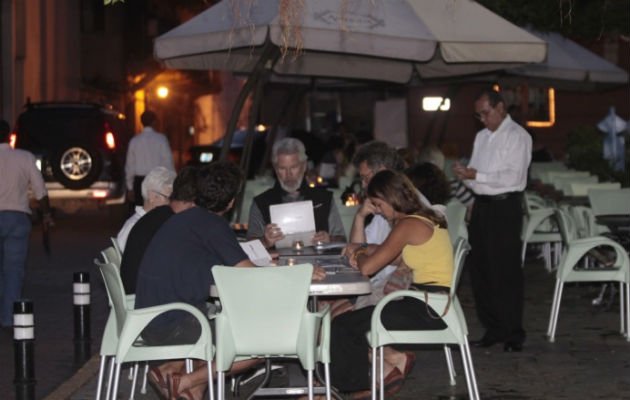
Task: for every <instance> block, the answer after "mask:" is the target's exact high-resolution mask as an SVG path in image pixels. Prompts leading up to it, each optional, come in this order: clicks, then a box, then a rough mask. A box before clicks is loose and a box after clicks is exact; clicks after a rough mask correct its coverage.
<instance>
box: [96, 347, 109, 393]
mask: <svg viewBox="0 0 630 400" xmlns="http://www.w3.org/2000/svg"><path fill="white" fill-rule="evenodd" d="M106 362H107V356H101V365H100V367H99V368H98V383H97V384H96V385H97V386H96V397H95V399H96V400H101V394H102V391H103V376H104V375H105V363H106ZM107 400H109V399H107Z"/></svg>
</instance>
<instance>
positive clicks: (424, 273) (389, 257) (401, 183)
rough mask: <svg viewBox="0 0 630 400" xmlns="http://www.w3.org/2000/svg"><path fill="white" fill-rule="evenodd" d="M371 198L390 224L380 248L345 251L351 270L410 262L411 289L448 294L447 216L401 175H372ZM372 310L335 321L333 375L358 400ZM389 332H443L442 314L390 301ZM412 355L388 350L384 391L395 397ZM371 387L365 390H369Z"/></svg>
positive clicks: (365, 380)
mask: <svg viewBox="0 0 630 400" xmlns="http://www.w3.org/2000/svg"><path fill="white" fill-rule="evenodd" d="M367 196H368V198H369V199H370V201H371V202H372V203H373V204H374V206H375V208H376V211H377V213H379V214H380V215H382V216H383V217H385V218H386V219H387V220H388V221H389V223H390V224H391V225H392V231H391V233H390V234H389V236H388V237H387V239H386V240H385V241H384V242H383V243H382V244H380V245H370V246H365V245H357V244H351V245H348V247H347V248H346V252H345V253H346V254H347V255H348V256H349V259H350V263H351V265H352V266H353V267H355V268H357V269H359V270H360V271H361V273H362V274H364V275H366V276H371V275H373V274H375V273H377V272H378V271H379V270H380V269H381V268H383V267H385V266H386V265H390V264H399V263H404V264H406V265H407V266H408V267H409V268H411V270H412V271H413V286H415V287H417V288H421V289H423V290H428V291H448V290H449V286H450V284H451V278H452V274H453V250H452V246H451V243H450V240H449V236H448V232H447V229H446V220H445V218H444V216H443V215H441V214H438V213H436V212H435V211H433V210H432V209H430V208H428V207H426V206H424V205H423V204H422V203H420V201H419V199H418V195H417V192H416V190H415V188H414V186H413V184H412V183H411V181H410V180H409V179H408V178H407V177H406V176H404V175H403V174H401V173H397V172H393V171H381V172H379V173H377V174H376V175H374V177H373V178H372V180H371V181H370V184H369V185H368V188H367ZM373 310H374V307H367V308H363V309H360V310H357V311H353V312H349V313H345V314H342V315H340V316H338V317H337V318H335V319H334V320H333V323H332V335H331V353H332V354H331V355H332V363H331V377H332V381H333V384H334V385H335V386H336V387H337V388H338V389H340V390H341V391H344V392H357V393H355V396H353V397H354V398H362V397H363V396H366V397H367V396H369V387H370V377H369V371H370V361H369V346H368V343H367V339H366V337H365V334H366V332H367V331H369V329H370V319H371V315H372V312H373ZM382 319H383V324H384V325H385V326H386V327H387V328H390V329H399V330H415V329H436V330H438V329H444V328H445V327H446V325H445V324H444V322H443V321H442V320H441V319H440V318H439V313H437V312H435V311H434V310H432V309H431V307H430V306H428V305H426V304H425V303H424V302H422V301H420V300H416V299H411V298H404V299H402V300H399V301H394V302H391V303H389V304H388V305H387V306H386V307H385V309H384V310H383V314H382ZM413 361H414V358H413V353H401V352H397V351H394V350H393V349H390V350H389V351H387V352H386V354H385V367H384V374H385V377H386V378H385V385H386V386H385V390H386V391H387V392H388V393H389V394H392V393H394V392H395V391H397V390H399V389H400V387H401V386H402V381H403V378H404V376H405V375H406V374H407V373H409V371H410V370H411V367H412V366H413ZM366 389H367V392H366Z"/></svg>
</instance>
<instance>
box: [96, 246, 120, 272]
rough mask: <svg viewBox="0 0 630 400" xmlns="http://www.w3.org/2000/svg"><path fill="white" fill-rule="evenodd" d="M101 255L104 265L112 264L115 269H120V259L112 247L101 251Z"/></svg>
mask: <svg viewBox="0 0 630 400" xmlns="http://www.w3.org/2000/svg"><path fill="white" fill-rule="evenodd" d="M101 255H102V256H103V260H105V262H106V263H108V262H109V263H112V264H114V266H115V267H116V268H118V269H120V263H121V260H122V259H121V257H120V253H119V252H118V251H116V249H115V248H114V246H109V247H108V248H106V249H105V250H102V251H101Z"/></svg>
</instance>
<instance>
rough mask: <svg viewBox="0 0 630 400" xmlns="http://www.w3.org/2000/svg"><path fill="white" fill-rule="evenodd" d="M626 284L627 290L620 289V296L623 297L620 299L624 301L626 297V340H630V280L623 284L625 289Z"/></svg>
mask: <svg viewBox="0 0 630 400" xmlns="http://www.w3.org/2000/svg"><path fill="white" fill-rule="evenodd" d="M624 286H625V289H626V290H620V291H619V292H620V293H619V296H620V297H621V299H620V301H621V302H623V301H624V299H625V303H626V306H625V307H624V311H625V312H626V315H624V317H625V318H624V320H625V328H626V329H625V336H626V340H627V341H629V342H630V327H629V325H628V324H630V282H626V284H625V285H624V284H621V288H620V289H623V287H624Z"/></svg>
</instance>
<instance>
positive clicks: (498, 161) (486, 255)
mask: <svg viewBox="0 0 630 400" xmlns="http://www.w3.org/2000/svg"><path fill="white" fill-rule="evenodd" d="M475 116H476V117H477V118H478V119H479V120H480V121H481V122H482V123H483V125H484V126H485V129H482V130H481V131H479V132H478V133H477V136H476V137H475V143H474V147H473V152H472V156H471V158H470V163H469V165H468V167H464V166H462V165H461V164H459V163H456V164H455V165H454V166H453V171H454V173H455V175H456V176H457V177H458V178H459V179H462V180H463V181H464V183H465V184H466V185H467V186H468V187H469V188H470V189H472V191H473V192H474V193H475V205H474V206H473V211H472V216H471V220H470V244H471V246H472V251H471V254H470V257H471V260H470V261H471V280H472V288H473V294H474V296H475V303H476V307H477V314H478V316H479V320H480V321H481V323H482V324H483V325H484V327H485V328H486V332H485V334H484V335H483V337H482V338H481V340H478V341H475V342H472V344H473V345H474V346H477V347H490V346H492V345H494V344H496V343H500V342H503V344H504V350H505V351H521V350H522V348H523V342H524V341H525V330H524V329H523V272H522V268H521V259H520V249H521V227H522V220H523V211H522V197H523V190H524V189H525V186H526V184H527V169H528V167H529V163H530V161H531V153H532V140H531V137H530V135H529V134H528V133H527V131H525V129H523V127H521V126H520V125H518V124H517V123H516V122H514V121H513V120H512V118H511V117H510V116H509V115H508V113H507V107H506V105H505V101H504V100H503V98H502V97H501V95H500V94H499V93H498V92H495V91H492V90H487V91H484V92H482V93H481V94H480V95H479V96H478V97H477V100H476V101H475Z"/></svg>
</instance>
